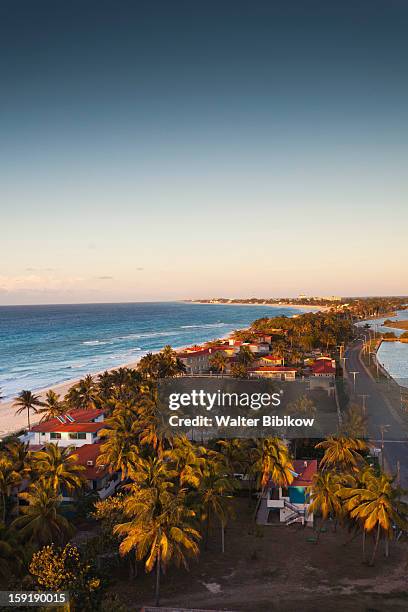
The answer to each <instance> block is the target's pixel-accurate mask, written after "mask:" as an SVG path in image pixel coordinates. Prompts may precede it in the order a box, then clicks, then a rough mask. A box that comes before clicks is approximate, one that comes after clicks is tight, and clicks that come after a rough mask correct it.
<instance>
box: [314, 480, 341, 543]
mask: <svg viewBox="0 0 408 612" xmlns="http://www.w3.org/2000/svg"><path fill="white" fill-rule="evenodd" d="M340 486H341V483H340V480H339V477H338V476H337V475H336V474H335V473H333V472H318V473H317V474H315V475H314V476H313V482H312V484H311V486H310V487H308V489H307V494H308V495H309V496H310V504H309V508H308V512H309V513H310V514H312V513H313V514H316V512H320V513H321V515H322V518H323V524H324V523H325V521H326V520H327V519H328V517H329V516H330V517H332V518H337V517H340V515H341V509H342V508H341V502H340V499H339V496H338V491H339V488H340ZM319 535H320V530H319V531H318V535H317V537H318V538H319Z"/></svg>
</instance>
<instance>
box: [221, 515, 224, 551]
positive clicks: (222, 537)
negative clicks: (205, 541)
mask: <svg viewBox="0 0 408 612" xmlns="http://www.w3.org/2000/svg"><path fill="white" fill-rule="evenodd" d="M221 552H222V553H225V527H224V521H221Z"/></svg>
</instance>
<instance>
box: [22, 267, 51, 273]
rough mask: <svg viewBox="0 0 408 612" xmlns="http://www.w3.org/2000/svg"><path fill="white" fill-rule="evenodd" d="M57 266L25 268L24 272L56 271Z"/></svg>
mask: <svg viewBox="0 0 408 612" xmlns="http://www.w3.org/2000/svg"><path fill="white" fill-rule="evenodd" d="M56 270H57V268H26V269H25V271H26V272H56Z"/></svg>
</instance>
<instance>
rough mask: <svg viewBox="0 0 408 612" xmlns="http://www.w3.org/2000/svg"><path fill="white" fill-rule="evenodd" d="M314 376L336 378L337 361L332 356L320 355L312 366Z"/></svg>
mask: <svg viewBox="0 0 408 612" xmlns="http://www.w3.org/2000/svg"><path fill="white" fill-rule="evenodd" d="M310 368H311V372H312V376H319V377H324V378H334V377H335V376H336V362H335V360H334V359H331V357H319V358H318V359H316V360H315V361H314V362H313V363H312V364H311V366H310Z"/></svg>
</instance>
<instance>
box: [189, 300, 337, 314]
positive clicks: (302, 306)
mask: <svg viewBox="0 0 408 612" xmlns="http://www.w3.org/2000/svg"><path fill="white" fill-rule="evenodd" d="M183 302H184V303H185V304H206V305H207V306H267V307H272V308H295V309H298V310H305V309H307V310H309V311H310V312H317V311H319V310H320V311H321V312H327V311H328V310H330V308H331V307H330V306H319V305H317V304H300V303H296V304H292V303H291V302H275V303H268V302H266V303H265V302H214V301H210V300H208V301H205V300H183Z"/></svg>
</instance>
